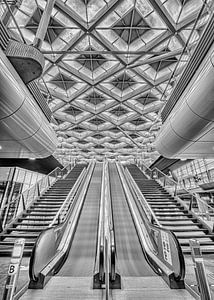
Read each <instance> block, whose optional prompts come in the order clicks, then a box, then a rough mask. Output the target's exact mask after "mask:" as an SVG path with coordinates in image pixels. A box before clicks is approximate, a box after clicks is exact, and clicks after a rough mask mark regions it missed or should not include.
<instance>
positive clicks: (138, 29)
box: [113, 9, 150, 44]
mask: <svg viewBox="0 0 214 300" xmlns="http://www.w3.org/2000/svg"><path fill="white" fill-rule="evenodd" d="M149 29H150V27H149V25H148V24H147V23H146V21H145V20H144V19H143V18H142V16H141V15H140V14H139V12H138V11H137V10H136V9H132V10H131V11H129V12H128V13H127V14H126V15H125V16H124V17H123V18H122V19H120V20H119V21H118V22H117V23H116V24H115V25H114V26H113V30H114V32H116V33H117V35H118V36H119V37H120V38H122V39H123V40H124V41H125V42H126V43H127V44H131V43H132V42H133V41H135V40H137V39H138V38H141V37H142V35H143V34H144V33H146V32H147V31H148V30H149Z"/></svg>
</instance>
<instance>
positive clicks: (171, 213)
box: [155, 210, 188, 217]
mask: <svg viewBox="0 0 214 300" xmlns="http://www.w3.org/2000/svg"><path fill="white" fill-rule="evenodd" d="M183 212H187V211H186V210H184V211H183ZM155 215H156V216H172V217H173V216H184V217H185V216H188V214H185V213H182V211H179V212H176V211H175V212H173V211H170V212H166V213H164V212H162V213H158V212H157V213H156V212H155Z"/></svg>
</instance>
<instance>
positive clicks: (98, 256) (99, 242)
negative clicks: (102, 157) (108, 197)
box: [94, 164, 105, 281]
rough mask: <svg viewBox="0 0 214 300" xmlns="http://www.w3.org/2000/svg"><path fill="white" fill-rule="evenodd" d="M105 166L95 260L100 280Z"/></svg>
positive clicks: (102, 262)
mask: <svg viewBox="0 0 214 300" xmlns="http://www.w3.org/2000/svg"><path fill="white" fill-rule="evenodd" d="M104 172H105V170H104V164H103V170H102V183H101V195H100V209H99V220H98V230H97V250H96V258H95V271H94V273H96V272H98V273H99V280H100V281H103V279H104V272H105V271H104V242H105V240H104V188H105V182H104V179H105V176H104Z"/></svg>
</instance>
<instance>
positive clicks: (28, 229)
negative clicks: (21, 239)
mask: <svg viewBox="0 0 214 300" xmlns="http://www.w3.org/2000/svg"><path fill="white" fill-rule="evenodd" d="M46 228H47V226H45V227H41V228H38V227H37V228H7V229H6V232H7V233H9V232H11V233H12V232H23V233H25V232H35V233H36V232H41V231H43V230H44V229H46Z"/></svg>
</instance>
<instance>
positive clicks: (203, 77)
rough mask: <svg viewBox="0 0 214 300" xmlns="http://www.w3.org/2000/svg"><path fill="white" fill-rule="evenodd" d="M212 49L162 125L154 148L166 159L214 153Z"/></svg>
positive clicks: (213, 71)
mask: <svg viewBox="0 0 214 300" xmlns="http://www.w3.org/2000/svg"><path fill="white" fill-rule="evenodd" d="M213 121H214V52H213V47H212V49H210V51H209V53H208V54H207V56H206V58H205V59H204V60H203V62H202V64H201V65H200V67H199V68H198V70H197V72H196V74H195V75H194V77H193V79H192V80H191V82H190V84H189V85H188V87H187V89H186V90H185V91H184V93H183V94H182V96H181V98H180V100H179V102H178V103H177V104H176V106H175V108H174V110H173V111H172V113H171V114H170V115H169V117H168V119H167V120H166V122H165V123H164V125H163V126H162V128H161V130H160V132H159V134H158V137H157V140H156V143H155V144H156V149H157V150H158V152H159V153H161V154H162V155H163V156H165V157H168V158H197V157H203V156H205V155H206V156H207V157H213V156H214V150H213V149H214V133H213V127H214V123H213Z"/></svg>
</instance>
